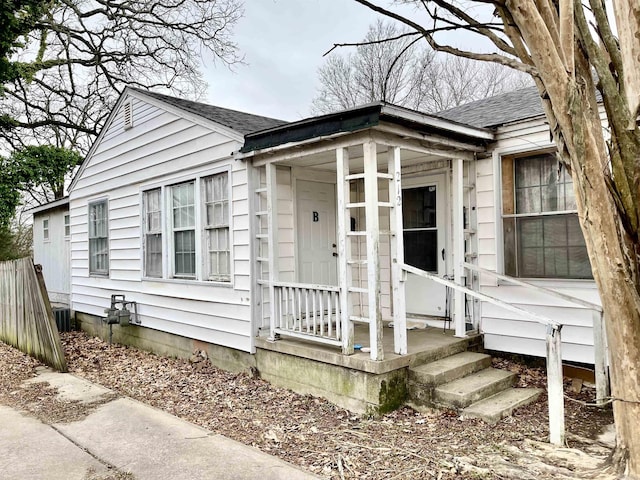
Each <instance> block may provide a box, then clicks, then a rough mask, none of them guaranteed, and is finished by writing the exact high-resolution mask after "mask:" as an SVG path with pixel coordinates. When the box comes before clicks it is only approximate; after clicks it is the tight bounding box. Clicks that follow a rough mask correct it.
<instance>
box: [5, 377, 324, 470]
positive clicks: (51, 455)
mask: <svg viewBox="0 0 640 480" xmlns="http://www.w3.org/2000/svg"><path fill="white" fill-rule="evenodd" d="M39 373H40V375H39V376H38V377H36V378H35V379H33V380H30V381H47V382H49V383H51V385H52V386H56V387H58V389H59V392H60V394H59V395H60V396H61V397H63V398H64V399H73V400H80V401H83V402H94V401H96V400H99V399H100V398H101V397H102V396H104V395H108V394H110V393H112V392H110V391H109V390H107V389H105V388H103V387H100V386H97V385H94V384H91V383H90V382H88V381H86V380H84V379H81V378H78V377H75V376H73V375H70V374H59V373H53V372H51V371H49V370H46V369H40V371H39ZM0 452H2V455H0V472H1V473H0V477H1V478H3V479H7V480H10V479H16V480H18V479H21V480H22V479H24V480H35V479H43V480H44V479H46V480H57V479H60V480H63V479H64V480H75V479H77V480H88V479H91V480H93V479H96V480H97V479H102V478H107V477H109V476H110V475H112V474H114V473H115V471H118V472H121V473H122V472H124V473H130V474H131V475H133V478H135V480H160V479H163V480H164V479H168V478H170V479H172V480H183V479H184V480H196V479H214V478H215V479H238V480H250V479H260V480H275V479H291V480H298V479H299V480H310V479H317V478H318V477H316V476H314V475H312V474H310V473H306V472H304V471H302V470H300V469H298V468H297V467H295V466H293V465H290V464H288V463H286V462H284V461H282V460H279V459H277V458H275V457H272V456H270V455H267V454H266V453H262V452H260V451H259V450H257V449H255V448H252V447H248V446H246V445H243V444H240V443H238V442H236V441H233V440H230V439H228V438H226V437H223V436H221V435H216V434H213V433H211V432H209V431H207V430H205V429H203V428H200V427H198V426H196V425H193V424H191V423H188V422H185V421H183V420H181V419H179V418H177V417H174V416H173V415H169V414H168V413H165V412H162V411H160V410H157V409H155V408H153V407H149V406H147V405H145V404H143V403H140V402H137V401H135V400H131V399H129V398H122V397H121V398H117V399H115V400H111V401H107V402H106V403H104V404H102V405H100V406H99V407H98V408H97V409H96V410H94V411H93V412H92V413H90V414H89V415H88V416H86V417H85V418H84V419H82V420H80V421H76V422H71V423H59V424H53V425H47V424H44V423H42V422H40V421H39V420H37V419H35V418H33V417H29V416H27V415H26V414H24V413H21V412H18V411H16V410H14V409H12V408H9V407H5V406H1V405H0ZM127 478H129V477H127Z"/></svg>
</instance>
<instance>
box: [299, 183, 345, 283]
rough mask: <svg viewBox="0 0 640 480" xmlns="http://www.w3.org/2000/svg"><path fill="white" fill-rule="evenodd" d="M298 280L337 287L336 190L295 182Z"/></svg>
mask: <svg viewBox="0 0 640 480" xmlns="http://www.w3.org/2000/svg"><path fill="white" fill-rule="evenodd" d="M296 203H297V212H296V214H297V232H296V233H297V242H298V281H299V282H301V283H313V284H320V285H337V284H338V274H337V251H338V250H337V248H336V188H335V185H334V184H332V183H321V182H309V181H306V180H298V181H297V182H296Z"/></svg>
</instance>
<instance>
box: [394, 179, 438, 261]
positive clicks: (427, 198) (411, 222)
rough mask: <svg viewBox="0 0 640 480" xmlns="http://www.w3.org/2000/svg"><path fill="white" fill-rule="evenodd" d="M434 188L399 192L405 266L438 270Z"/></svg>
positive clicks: (432, 186)
mask: <svg viewBox="0 0 640 480" xmlns="http://www.w3.org/2000/svg"><path fill="white" fill-rule="evenodd" d="M436 189H437V187H436V185H430V186H427V187H419V188H409V189H406V190H402V223H403V237H404V259H405V262H406V263H407V264H408V265H413V266H414V267H417V268H420V269H422V270H426V271H428V272H437V271H438V228H437V222H436V220H437V218H436V212H437V209H436V198H437V195H436V193H437V191H436Z"/></svg>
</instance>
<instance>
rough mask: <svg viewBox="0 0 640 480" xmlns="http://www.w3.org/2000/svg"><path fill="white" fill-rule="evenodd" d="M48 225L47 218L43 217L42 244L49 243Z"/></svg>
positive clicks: (49, 232) (49, 231)
mask: <svg viewBox="0 0 640 480" xmlns="http://www.w3.org/2000/svg"><path fill="white" fill-rule="evenodd" d="M50 223H51V222H49V217H44V218H43V219H42V240H43V241H44V242H50V241H51V230H50V228H49V226H50Z"/></svg>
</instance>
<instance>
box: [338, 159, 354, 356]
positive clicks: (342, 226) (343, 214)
mask: <svg viewBox="0 0 640 480" xmlns="http://www.w3.org/2000/svg"><path fill="white" fill-rule="evenodd" d="M336 174H337V178H336V193H337V197H338V206H337V210H338V286H339V287H340V327H341V336H342V353H344V354H345V355H351V354H353V323H352V322H351V312H352V310H353V308H352V303H351V298H350V295H349V287H350V286H351V268H349V264H348V261H349V259H350V258H351V241H350V240H349V238H348V237H347V234H348V233H349V230H350V228H351V215H350V214H349V209H348V208H347V203H349V201H350V198H349V197H350V195H351V189H350V188H349V180H347V178H346V177H347V175H349V151H348V150H347V149H346V148H338V149H337V150H336Z"/></svg>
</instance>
